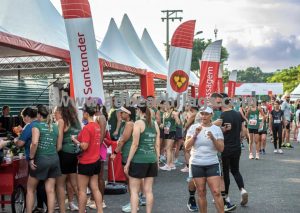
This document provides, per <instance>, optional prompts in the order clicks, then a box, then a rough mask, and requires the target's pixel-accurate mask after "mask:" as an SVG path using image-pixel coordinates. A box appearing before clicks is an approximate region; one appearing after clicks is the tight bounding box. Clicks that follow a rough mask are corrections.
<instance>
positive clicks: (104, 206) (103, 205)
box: [102, 200, 107, 209]
mask: <svg viewBox="0 0 300 213" xmlns="http://www.w3.org/2000/svg"><path fill="white" fill-rule="evenodd" d="M106 207H107V205H106V203H105V201H104V200H103V202H102V208H103V209H105V208H106Z"/></svg>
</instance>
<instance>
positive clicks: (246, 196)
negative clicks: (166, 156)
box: [241, 189, 248, 206]
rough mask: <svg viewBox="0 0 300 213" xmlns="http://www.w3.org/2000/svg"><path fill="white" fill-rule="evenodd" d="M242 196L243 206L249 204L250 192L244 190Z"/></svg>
mask: <svg viewBox="0 0 300 213" xmlns="http://www.w3.org/2000/svg"><path fill="white" fill-rule="evenodd" d="M241 196H242V198H241V205H242V206H245V205H246V204H247V203H248V192H247V191H246V190H245V189H242V190H241Z"/></svg>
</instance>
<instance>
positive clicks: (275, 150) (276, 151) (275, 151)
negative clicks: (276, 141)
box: [274, 149, 282, 153]
mask: <svg viewBox="0 0 300 213" xmlns="http://www.w3.org/2000/svg"><path fill="white" fill-rule="evenodd" d="M281 151H282V150H281ZM274 153H278V150H277V149H274Z"/></svg>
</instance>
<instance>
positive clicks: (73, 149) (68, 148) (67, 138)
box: [62, 123, 81, 154]
mask: <svg viewBox="0 0 300 213" xmlns="http://www.w3.org/2000/svg"><path fill="white" fill-rule="evenodd" d="M80 130H81V126H80V124H79V123H78V124H77V125H76V126H75V127H74V126H70V127H69V128H68V130H67V131H66V132H64V138H63V142H62V151H63V152H67V153H71V154H76V153H78V152H79V151H80V149H79V148H78V147H77V146H76V145H75V144H74V143H73V141H72V138H71V136H72V135H78V134H79V132H80Z"/></svg>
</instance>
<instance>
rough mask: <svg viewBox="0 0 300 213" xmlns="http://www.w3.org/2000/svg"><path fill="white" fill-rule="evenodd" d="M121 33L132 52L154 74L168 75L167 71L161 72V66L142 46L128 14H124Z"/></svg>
mask: <svg viewBox="0 0 300 213" xmlns="http://www.w3.org/2000/svg"><path fill="white" fill-rule="evenodd" d="M120 32H121V34H122V35H123V37H124V38H125V40H126V41H127V43H128V45H129V47H130V48H131V49H132V51H133V52H134V53H135V54H136V55H137V56H138V57H139V58H140V59H141V60H142V61H143V62H144V63H145V64H147V65H148V67H149V68H150V69H151V71H152V72H154V73H158V74H163V75H166V74H167V72H166V70H165V69H164V70H161V68H160V66H156V63H155V62H154V61H155V59H153V58H152V57H151V56H150V55H149V54H148V53H147V51H146V50H145V49H144V47H143V46H142V44H141V41H140V39H139V37H138V35H137V33H136V32H135V29H134V27H133V25H132V23H131V21H130V20H129V18H128V16H127V14H124V16H123V19H122V23H121V26H120Z"/></svg>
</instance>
